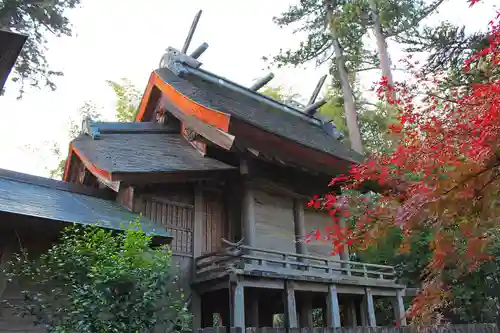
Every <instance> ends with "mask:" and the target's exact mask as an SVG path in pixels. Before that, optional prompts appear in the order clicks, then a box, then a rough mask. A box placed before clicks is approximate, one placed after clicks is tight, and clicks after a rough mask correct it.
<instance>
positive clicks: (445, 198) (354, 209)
mask: <svg viewBox="0 0 500 333" xmlns="http://www.w3.org/2000/svg"><path fill="white" fill-rule="evenodd" d="M468 2H470V5H471V6H472V5H474V4H475V3H477V2H479V0H468ZM499 17H500V14H499V15H497V17H496V18H495V20H493V21H491V22H489V26H490V32H489V37H490V38H489V40H490V45H489V47H488V48H486V49H484V50H482V51H480V52H478V53H477V54H475V55H474V56H473V57H471V58H470V59H468V60H467V61H465V63H464V68H463V70H464V71H469V70H470V69H471V67H474V66H476V67H475V68H477V66H479V65H480V66H481V70H482V71H483V72H484V73H486V74H488V77H489V79H488V80H487V81H486V82H483V83H478V84H473V85H472V86H470V87H466V88H465V89H464V88H450V89H447V90H446V96H444V97H443V96H441V97H439V96H437V95H433V94H427V96H426V97H425V98H424V99H422V98H421V97H419V95H418V94H419V92H420V91H421V88H422V87H425V88H426V89H427V90H429V89H430V88H429V87H433V86H437V85H439V83H440V82H442V81H443V80H444V78H443V75H442V74H441V73H435V74H434V75H433V77H429V76H424V75H422V74H420V73H417V72H415V79H416V80H415V82H413V83H411V84H410V83H408V82H407V83H397V84H395V85H394V86H392V87H390V86H388V84H387V80H386V79H385V78H382V80H381V82H380V85H379V88H378V93H379V97H380V98H381V99H386V98H387V97H389V98H392V97H391V96H396V97H395V99H389V100H387V102H388V103H390V104H393V105H394V106H395V107H396V108H397V109H398V110H399V117H398V122H397V123H394V124H392V125H391V126H390V131H391V132H392V134H393V135H395V136H396V137H397V138H398V144H397V145H396V148H395V151H394V152H393V153H391V154H390V155H374V156H370V157H369V158H368V159H367V160H366V161H365V162H364V163H362V164H360V165H357V166H354V167H353V168H352V169H351V170H350V172H349V173H348V174H346V175H340V176H338V177H336V178H334V179H332V181H331V184H330V185H331V186H341V187H342V190H343V191H342V193H343V194H342V195H340V196H339V195H337V194H329V195H326V196H323V197H321V198H319V197H315V198H314V199H313V200H311V202H310V203H309V205H311V206H315V207H316V208H323V209H327V210H329V211H330V215H331V216H332V219H333V223H332V225H331V226H330V227H328V230H326V237H327V238H328V239H329V240H330V241H331V242H332V243H333V245H334V251H333V252H334V254H336V253H337V252H339V251H342V249H343V248H344V245H345V244H348V245H351V246H353V247H355V248H357V250H359V249H363V248H366V247H367V246H368V245H370V244H373V243H375V242H377V241H378V240H379V239H381V237H383V236H384V235H385V234H386V231H388V230H390V229H391V228H394V227H399V228H401V229H402V230H403V235H404V238H405V241H403V245H402V247H401V251H406V250H408V246H409V245H408V244H409V241H410V236H411V235H412V232H414V231H416V230H421V229H422V228H426V229H430V230H431V231H432V233H433V235H434V239H433V240H432V242H431V244H430V247H431V248H432V250H433V255H432V258H431V260H430V263H429V265H428V267H427V270H426V271H425V272H424V275H425V278H424V281H423V285H422V288H421V290H420V292H419V294H418V295H417V296H416V297H415V298H414V300H413V303H412V307H411V308H410V310H409V312H408V316H411V317H413V320H412V322H413V323H414V324H417V325H431V324H435V323H438V322H439V321H440V320H441V319H442V316H441V315H440V311H439V310H440V308H442V307H443V305H445V304H446V301H447V299H448V298H449V296H450V294H449V292H448V288H447V286H446V285H445V284H444V282H443V281H444V280H443V275H442V274H443V273H442V272H443V270H444V269H445V268H446V267H453V268H454V269H456V270H457V271H459V272H463V273H464V274H465V273H467V272H468V271H470V270H474V269H476V268H477V267H478V265H480V264H481V263H482V262H484V261H487V260H490V259H492V256H491V255H490V254H489V253H488V243H489V241H490V239H491V237H492V235H493V234H494V233H495V232H498V231H499V223H498V219H499V216H500V201H499V199H500V151H499V149H498V147H499V146H500V108H499V105H500V103H499V102H500V77H498V76H496V74H495V73H498V64H499V62H500V25H499V23H498V21H499ZM484 73H483V74H484ZM388 90H389V91H390V92H394V94H392V93H390V94H389V93H387V92H388ZM368 182H371V183H378V192H379V193H378V194H375V195H374V194H366V193H365V194H362V193H360V191H359V188H360V187H363V186H365V185H366V184H367V183H368ZM343 221H344V222H345V221H347V222H348V223H340V222H343ZM344 225H346V226H345V227H341V226H344ZM321 236H322V235H320V234H319V233H317V234H316V235H314V237H316V238H320V237H321Z"/></svg>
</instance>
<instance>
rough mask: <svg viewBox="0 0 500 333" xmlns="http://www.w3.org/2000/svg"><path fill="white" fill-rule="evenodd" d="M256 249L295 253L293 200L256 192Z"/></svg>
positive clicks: (259, 191)
mask: <svg viewBox="0 0 500 333" xmlns="http://www.w3.org/2000/svg"><path fill="white" fill-rule="evenodd" d="M254 196H255V197H254V200H255V223H256V226H255V228H256V234H257V235H258V237H257V239H256V245H255V247H258V248H263V249H273V250H276V251H283V252H295V227H294V222H293V200H292V198H287V197H284V196H283V195H279V194H272V193H270V192H265V191H262V190H254Z"/></svg>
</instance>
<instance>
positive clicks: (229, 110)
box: [155, 68, 362, 162]
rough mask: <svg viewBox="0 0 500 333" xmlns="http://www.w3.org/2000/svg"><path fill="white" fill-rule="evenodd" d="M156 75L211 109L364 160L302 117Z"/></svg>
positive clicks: (164, 72) (206, 85)
mask: <svg viewBox="0 0 500 333" xmlns="http://www.w3.org/2000/svg"><path fill="white" fill-rule="evenodd" d="M155 72H156V74H157V75H158V76H160V77H161V78H162V80H164V81H165V82H167V83H168V84H169V85H171V86H173V87H174V88H175V89H176V90H177V91H178V92H180V93H181V94H183V95H184V96H186V97H188V98H189V99H191V100H193V101H195V102H197V103H199V104H201V105H204V106H206V107H208V108H211V109H214V110H217V111H220V112H223V113H226V114H229V115H230V116H231V117H235V118H237V119H240V120H242V121H244V122H247V123H249V124H252V125H254V126H256V127H259V128H261V129H263V130H265V131H267V132H269V133H273V134H276V135H278V136H280V137H283V138H286V139H289V140H292V141H294V142H296V143H299V144H301V145H304V146H306V147H308V148H312V149H315V150H319V151H321V152H324V153H327V154H329V155H332V156H335V157H337V158H340V159H343V160H346V161H349V162H359V161H361V160H362V157H361V155H359V154H358V153H356V152H354V151H353V150H351V149H349V148H348V147H347V146H345V145H344V144H343V143H341V142H339V141H338V140H337V139H335V138H334V137H332V136H330V135H329V134H328V133H326V132H325V131H324V130H323V129H322V128H321V127H320V126H318V125H316V124H313V123H310V122H308V121H306V120H304V119H301V118H300V117H297V116H295V115H292V114H288V113H286V112H284V111H282V110H280V109H278V108H273V107H271V106H269V105H267V104H264V103H262V102H259V101H257V100H255V99H252V98H249V97H247V96H245V95H243V94H240V93H237V92H234V91H232V90H230V89H228V88H226V87H224V86H222V85H217V84H214V83H210V82H207V81H204V80H202V79H200V78H199V77H197V76H194V75H186V76H183V77H182V78H180V77H178V76H177V75H175V74H174V73H172V72H171V71H170V70H169V69H167V68H161V69H157V70H156V71H155ZM234 134H235V135H237V133H234Z"/></svg>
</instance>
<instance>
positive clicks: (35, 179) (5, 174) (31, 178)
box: [0, 169, 110, 199]
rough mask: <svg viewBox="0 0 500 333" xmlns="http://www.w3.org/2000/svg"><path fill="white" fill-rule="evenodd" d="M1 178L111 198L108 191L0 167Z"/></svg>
mask: <svg viewBox="0 0 500 333" xmlns="http://www.w3.org/2000/svg"><path fill="white" fill-rule="evenodd" d="M0 178H1V179H7V180H12V181H16V182H20V183H26V184H31V185H36V186H41V187H47V188H52V189H55V190H60V191H66V192H71V193H77V194H83V195H87V196H92V197H97V198H101V199H110V195H109V194H108V193H109V192H108V191H105V190H101V189H95V188H91V187H87V186H83V185H79V184H74V183H69V182H65V181H62V180H56V179H51V178H46V177H40V176H35V175H30V174H27V173H22V172H17V171H13V170H7V169H0Z"/></svg>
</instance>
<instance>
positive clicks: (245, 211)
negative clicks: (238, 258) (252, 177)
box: [241, 182, 255, 246]
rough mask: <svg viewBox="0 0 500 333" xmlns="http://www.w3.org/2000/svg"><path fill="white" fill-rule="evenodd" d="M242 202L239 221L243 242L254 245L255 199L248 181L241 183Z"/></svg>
mask: <svg viewBox="0 0 500 333" xmlns="http://www.w3.org/2000/svg"><path fill="white" fill-rule="evenodd" d="M242 199H243V202H242V206H241V221H242V222H243V229H244V235H245V244H246V245H248V246H255V200H254V195H253V189H252V188H250V186H249V184H248V182H244V184H243V198H242Z"/></svg>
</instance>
